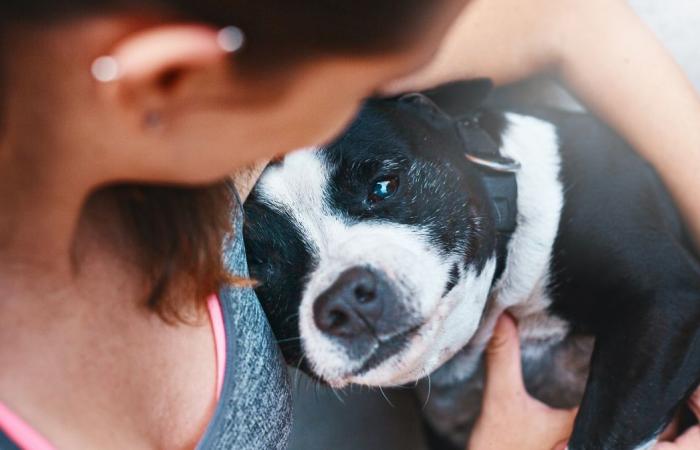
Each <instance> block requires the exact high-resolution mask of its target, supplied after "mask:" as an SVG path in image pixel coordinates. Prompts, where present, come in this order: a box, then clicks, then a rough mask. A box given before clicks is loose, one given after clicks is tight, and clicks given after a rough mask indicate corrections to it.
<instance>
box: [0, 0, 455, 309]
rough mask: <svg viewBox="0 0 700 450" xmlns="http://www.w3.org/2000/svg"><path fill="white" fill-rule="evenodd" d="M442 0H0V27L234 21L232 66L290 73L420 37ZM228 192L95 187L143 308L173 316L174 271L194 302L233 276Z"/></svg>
mask: <svg viewBox="0 0 700 450" xmlns="http://www.w3.org/2000/svg"><path fill="white" fill-rule="evenodd" d="M445 1H447V0H401V1H399V0H296V1H290V0H106V1H95V0H64V1H58V2H57V1H54V0H2V2H0V32H2V29H3V27H2V23H3V22H5V23H12V22H31V23H35V22H39V21H51V22H53V21H57V20H62V19H66V18H72V17H76V16H85V15H92V14H105V13H109V12H125V11H130V12H134V13H139V12H140V11H143V12H144V13H148V12H164V13H167V14H172V15H174V16H175V17H182V18H183V19H186V20H194V21H202V22H207V23H211V24H212V25H215V26H226V25H236V26H238V27H240V28H241V29H243V30H244V31H245V33H246V46H245V47H244V48H243V49H242V50H241V51H240V52H239V53H237V54H236V61H237V67H240V68H242V70H244V71H249V72H250V73H260V74H262V73H264V72H270V71H272V70H274V71H283V70H288V69H289V66H290V65H292V64H296V63H299V62H302V61H303V60H306V59H310V58H316V57H319V56H322V55H325V54H347V55H352V54H368V53H382V52H388V51H392V50H395V49H398V48H400V47H402V46H403V45H404V44H405V41H408V40H410V39H412V38H415V37H414V36H415V35H417V34H419V31H420V26H419V25H420V24H421V23H423V22H428V21H429V20H430V14H431V13H432V12H434V11H436V10H437V6H438V5H439V4H441V3H443V2H445ZM0 34H1V33H0ZM1 69H2V67H0V87H1V82H2V78H1V77H2V70H1ZM1 95H2V89H0V96H1ZM1 100H2V98H1V97H0V101H1ZM0 106H1V105H0ZM0 119H1V116H0ZM0 125H1V123H0ZM235 195H236V194H235V190H234V188H233V185H232V183H231V182H230V181H224V182H221V183H219V184H216V185H213V186H207V187H201V188H191V187H187V188H178V187H162V186H133V185H129V186H116V187H108V188H105V189H103V190H101V191H99V192H97V193H95V194H94V195H93V198H92V201H101V200H102V199H105V197H109V199H110V200H112V201H115V202H116V204H117V205H118V206H119V209H120V211H121V217H122V220H123V222H124V223H123V225H124V227H125V228H126V230H127V232H128V233H129V235H130V236H131V237H132V238H133V239H134V241H135V244H136V246H137V248H138V249H139V252H140V255H139V259H140V264H141V265H142V267H143V268H144V270H145V272H146V274H147V275H148V276H149V280H150V283H151V284H150V294H149V295H148V298H147V299H146V303H147V305H148V306H149V307H150V308H152V309H153V310H154V311H157V312H159V313H160V314H161V316H162V317H164V318H166V319H167V318H176V319H180V318H181V316H180V314H179V312H180V311H181V307H182V305H178V304H176V303H175V302H174V300H173V298H182V297H184V296H182V295H180V296H171V295H168V294H169V293H170V292H171V290H172V289H173V288H174V287H175V283H176V282H177V281H178V280H179V279H180V278H179V277H181V276H185V278H186V279H187V280H189V281H192V282H193V283H192V285H193V286H194V287H193V288H192V287H191V286H190V287H189V289H193V290H194V292H192V294H193V295H194V298H195V299H197V302H198V305H203V304H204V300H205V299H206V297H207V296H208V295H210V294H212V293H214V292H216V291H218V289H219V288H220V287H221V286H222V285H224V284H225V283H230V282H232V281H236V279H235V278H234V277H233V276H232V275H231V274H229V273H228V272H227V270H226V268H225V267H224V262H223V258H222V254H221V252H222V244H223V241H224V239H225V237H226V235H227V234H228V233H229V232H230V231H231V224H232V223H233V222H232V214H233V208H234V206H233V205H235V203H236V202H235ZM238 281H240V280H238ZM177 285H178V287H179V283H177ZM188 285H189V283H188ZM188 293H189V291H188Z"/></svg>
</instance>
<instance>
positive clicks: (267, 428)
mask: <svg viewBox="0 0 700 450" xmlns="http://www.w3.org/2000/svg"><path fill="white" fill-rule="evenodd" d="M242 223H243V217H242V208H240V202H239V208H237V211H236V213H235V224H236V227H235V231H234V233H233V236H231V238H230V240H229V241H228V242H227V243H226V251H225V260H226V265H227V267H228V269H229V270H230V272H231V273H233V274H236V275H238V276H241V277H247V276H248V265H247V262H246V258H245V248H244V245H243V235H242ZM219 299H220V301H221V309H222V315H223V319H224V326H225V329H226V348H227V355H226V371H225V374H224V381H223V386H222V389H221V397H220V400H219V404H218V406H217V408H216V412H215V413H214V417H213V419H212V421H211V423H210V424H209V427H208V428H207V431H206V432H205V434H204V437H203V438H202V440H201V441H200V444H199V445H198V446H197V449H198V450H216V449H222V450H223V449H226V450H239V449H240V450H258V449H259V450H273V449H285V448H286V447H287V441H288V438H289V434H290V431H291V416H292V413H291V411H292V409H291V391H290V388H289V379H288V376H287V371H286V368H285V364H284V361H283V360H282V356H281V354H280V351H279V349H278V346H277V343H276V340H275V338H274V336H273V334H272V330H271V329H270V327H269V325H268V323H267V319H266V317H265V315H264V313H263V311H262V308H261V307H260V303H259V302H258V299H257V297H256V296H255V292H253V290H252V289H242V288H230V287H229V288H225V289H223V290H222V291H221V292H220V294H219ZM0 450H19V447H17V445H16V444H15V443H13V442H12V441H11V440H10V439H9V438H8V437H7V436H6V435H5V434H3V433H2V431H0Z"/></svg>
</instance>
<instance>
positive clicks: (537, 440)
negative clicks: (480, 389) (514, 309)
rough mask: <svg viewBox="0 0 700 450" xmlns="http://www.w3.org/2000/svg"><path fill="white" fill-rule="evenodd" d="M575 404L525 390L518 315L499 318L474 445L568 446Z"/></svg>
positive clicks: (477, 448)
mask: <svg viewBox="0 0 700 450" xmlns="http://www.w3.org/2000/svg"><path fill="white" fill-rule="evenodd" d="M575 416H576V411H575V410H560V409H554V408H550V407H549V406H547V405H545V404H544V403H541V402H539V401H537V400H535V399H534V398H532V397H530V395H529V394H528V393H527V391H526V390H525V385H524V383H523V375H522V369H521V366H520V341H519V339H518V330H517V327H516V325H515V322H514V321H513V319H511V318H510V317H509V316H507V315H504V316H503V317H501V318H500V320H499V321H498V324H497V325H496V329H495V331H494V335H493V338H492V339H491V343H490V344H489V347H488V349H487V351H486V386H485V389H484V403H483V408H482V412H481V416H480V417H479V420H478V421H477V423H476V426H475V428H474V431H473V432H472V436H471V439H470V441H469V447H468V448H469V449H471V450H505V449H513V448H517V449H521V450H555V449H556V450H564V448H565V447H566V444H567V442H568V440H569V436H570V435H571V430H572V428H573V423H574V417H575Z"/></svg>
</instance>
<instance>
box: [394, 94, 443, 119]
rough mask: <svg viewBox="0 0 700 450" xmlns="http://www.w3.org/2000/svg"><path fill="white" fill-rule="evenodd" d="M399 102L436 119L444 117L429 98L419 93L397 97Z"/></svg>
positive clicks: (441, 111)
mask: <svg viewBox="0 0 700 450" xmlns="http://www.w3.org/2000/svg"><path fill="white" fill-rule="evenodd" d="M399 102H401V103H407V104H411V105H415V106H417V107H419V108H421V109H422V110H424V111H426V112H429V113H431V114H433V115H434V116H437V117H444V116H445V112H444V111H443V110H442V109H441V108H440V107H439V106H438V105H437V104H436V103H435V102H434V101H433V100H432V99H430V97H428V96H426V95H425V94H421V93H419V92H413V93H410V94H406V95H402V96H401V97H399Z"/></svg>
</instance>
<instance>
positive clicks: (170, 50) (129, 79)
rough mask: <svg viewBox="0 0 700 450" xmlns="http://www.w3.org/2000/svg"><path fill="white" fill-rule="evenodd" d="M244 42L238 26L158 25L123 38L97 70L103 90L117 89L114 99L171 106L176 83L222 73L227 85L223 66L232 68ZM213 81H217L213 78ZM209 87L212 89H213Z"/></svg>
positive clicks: (198, 92) (138, 104) (144, 105)
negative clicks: (237, 52)
mask: <svg viewBox="0 0 700 450" xmlns="http://www.w3.org/2000/svg"><path fill="white" fill-rule="evenodd" d="M243 41H244V36H243V33H242V32H241V31H240V30H239V29H238V28H236V27H228V28H225V29H223V30H215V29H213V28H209V27H206V26H203V25H189V24H173V25H162V26H155V27H151V28H148V29H145V30H142V31H139V32H136V33H133V34H130V35H127V36H126V37H124V38H122V39H121V40H119V41H118V42H117V43H116V44H115V45H114V46H113V48H112V51H111V54H110V55H108V56H103V57H100V58H98V59H97V60H95V62H94V64H93V66H92V72H93V75H94V76H95V78H96V80H97V81H98V82H100V84H101V85H102V86H99V87H98V89H103V90H104V91H106V92H112V93H116V94H117V95H116V96H115V97H114V98H117V99H119V100H120V101H123V102H127V103H128V106H129V107H136V108H142V109H144V110H146V109H148V108H164V109H167V108H168V101H169V97H171V96H173V95H175V94H174V92H175V91H176V89H175V87H179V85H185V84H186V81H187V79H188V78H193V77H192V75H195V74H197V75H202V74H203V73H207V72H211V73H212V74H218V77H219V78H221V81H222V84H223V82H224V80H223V78H226V77H225V76H221V74H222V73H225V72H224V71H222V68H223V67H225V66H228V64H229V63H230V60H229V58H228V56H229V55H230V54H231V53H232V52H235V51H236V50H238V49H239V48H240V47H241V46H242V45H243ZM226 73H227V72H226ZM198 78H200V79H201V78H202V77H201V76H199V77H198ZM208 79H209V80H210V81H211V77H208ZM211 87H212V86H210V88H211ZM228 87H230V83H228ZM191 91H192V92H191V94H192V95H202V90H201V89H191ZM205 91H209V92H210V93H211V89H209V90H205ZM183 95H185V96H186V95H187V93H183V92H182V89H179V90H178V98H179V99H180V100H182V96H183Z"/></svg>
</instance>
